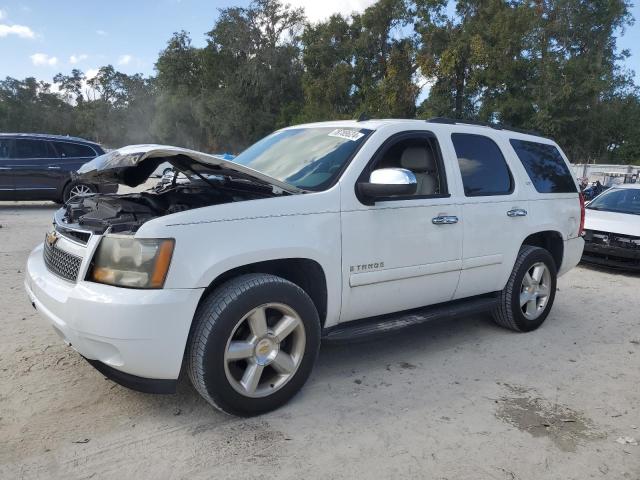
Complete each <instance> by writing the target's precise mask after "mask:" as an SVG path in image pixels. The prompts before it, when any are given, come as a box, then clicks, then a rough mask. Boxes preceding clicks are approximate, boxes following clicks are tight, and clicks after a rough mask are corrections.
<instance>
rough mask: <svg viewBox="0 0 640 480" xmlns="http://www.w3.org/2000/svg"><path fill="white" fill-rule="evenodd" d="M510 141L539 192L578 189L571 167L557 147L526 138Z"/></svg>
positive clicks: (568, 191)
mask: <svg viewBox="0 0 640 480" xmlns="http://www.w3.org/2000/svg"><path fill="white" fill-rule="evenodd" d="M510 142H511V146H512V147H513V149H514V150H515V151H516V154H517V155H518V158H520V161H521V162H522V165H524V168H525V170H526V171H527V173H528V174H529V178H530V179H531V181H532V182H533V186H534V187H535V188H536V190H537V191H538V192H540V193H573V192H576V191H577V190H576V184H575V182H574V181H573V176H572V175H571V172H570V171H569V167H567V164H566V163H565V161H564V159H563V158H562V155H560V152H559V151H558V149H557V148H556V147H554V146H553V145H548V144H544V143H538V142H527V141H524V140H510Z"/></svg>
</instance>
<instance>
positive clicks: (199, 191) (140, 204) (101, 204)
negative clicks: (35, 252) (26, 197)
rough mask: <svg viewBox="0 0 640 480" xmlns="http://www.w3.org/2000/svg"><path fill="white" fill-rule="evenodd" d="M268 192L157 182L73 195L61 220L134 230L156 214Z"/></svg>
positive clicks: (98, 227)
mask: <svg viewBox="0 0 640 480" xmlns="http://www.w3.org/2000/svg"><path fill="white" fill-rule="evenodd" d="M268 196H273V194H272V193H271V192H268V193H267V192H265V189H263V188H254V187H253V186H251V185H241V186H230V185H226V184H223V183H221V184H220V187H219V188H216V186H213V185H211V184H208V183H205V182H198V181H196V182H191V183H188V184H182V185H180V184H178V185H170V186H158V187H156V188H155V189H152V190H150V191H147V192H141V193H131V194H125V195H116V194H105V195H91V196H87V197H76V198H74V199H71V200H70V201H69V202H67V204H66V205H65V206H64V207H63V208H64V210H65V212H64V215H63V217H62V221H63V222H64V224H68V225H77V226H79V227H80V228H82V229H84V230H91V231H93V232H95V233H103V232H104V231H105V230H107V228H109V227H111V232H113V233H121V232H135V231H136V230H138V228H140V226H141V225H142V224H143V223H145V222H147V221H149V220H151V219H153V218H156V217H161V216H164V215H170V214H172V213H177V212H182V211H185V210H192V209H194V208H200V207H206V206H210V205H219V204H223V203H230V202H239V201H243V200H252V199H256V198H264V197H268Z"/></svg>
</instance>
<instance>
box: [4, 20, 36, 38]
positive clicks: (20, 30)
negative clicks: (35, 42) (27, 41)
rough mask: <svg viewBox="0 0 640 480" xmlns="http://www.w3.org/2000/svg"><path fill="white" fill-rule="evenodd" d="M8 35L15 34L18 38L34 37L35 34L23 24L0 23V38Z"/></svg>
mask: <svg viewBox="0 0 640 480" xmlns="http://www.w3.org/2000/svg"><path fill="white" fill-rule="evenodd" d="M8 35H17V36H18V37H20V38H35V36H36V34H35V33H33V30H31V29H30V28H29V27H27V26H25V25H5V24H3V23H0V38H2V37H6V36H8Z"/></svg>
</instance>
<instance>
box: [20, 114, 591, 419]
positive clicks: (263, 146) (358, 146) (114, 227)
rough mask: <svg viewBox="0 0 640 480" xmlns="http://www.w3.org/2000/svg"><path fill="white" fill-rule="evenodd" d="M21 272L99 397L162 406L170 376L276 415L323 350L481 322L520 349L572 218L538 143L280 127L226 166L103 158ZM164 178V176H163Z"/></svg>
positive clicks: (420, 127) (243, 410) (560, 168)
mask: <svg viewBox="0 0 640 480" xmlns="http://www.w3.org/2000/svg"><path fill="white" fill-rule="evenodd" d="M163 162H169V163H170V164H171V165H172V166H173V167H174V169H175V170H176V171H177V172H182V173H183V174H184V175H186V176H187V177H188V178H189V179H190V181H189V182H187V183H184V182H180V183H178V182H177V181H176V182H171V183H169V184H166V183H165V184H163V185H161V186H158V187H157V188H155V189H152V190H149V191H145V192H142V193H134V194H127V195H101V194H97V195H92V196H86V197H77V198H74V199H73V200H71V201H70V202H68V203H67V204H66V205H65V206H64V207H63V208H61V209H60V210H59V211H57V212H56V213H55V216H54V229H53V231H52V232H50V233H48V234H47V236H46V241H45V242H44V243H43V244H42V245H40V246H38V247H37V248H36V249H35V250H34V251H33V253H32V254H31V255H30V257H29V260H28V268H27V276H26V281H25V286H26V289H27V292H28V294H29V297H30V299H31V301H32V303H33V305H34V306H35V307H36V308H37V309H38V310H39V311H40V312H42V314H43V315H44V316H45V317H46V318H47V319H48V320H49V322H50V323H51V324H52V325H53V327H54V329H55V330H56V331H57V332H58V333H59V334H60V335H61V336H62V338H63V339H64V340H65V341H66V342H67V343H69V344H71V345H72V346H73V348H75V349H76V350H77V351H78V352H79V353H80V354H81V355H83V356H84V357H85V358H86V359H87V360H88V361H89V362H90V363H91V364H92V365H93V366H94V367H96V368H97V369H98V370H100V371H101V372H102V373H104V374H105V375H107V376H108V377H110V378H112V379H113V380H115V381H117V382H119V383H121V384H123V385H125V386H128V387H130V388H134V389H137V390H140V391H144V392H165V393H166V392H172V391H174V390H175V386H176V382H177V379H178V376H179V374H180V371H181V367H182V365H183V362H184V366H185V370H186V372H187V374H188V375H189V377H190V379H191V382H192V383H193V385H194V386H195V388H196V389H197V390H198V391H199V392H200V393H201V394H202V396H203V397H204V398H205V399H207V401H209V402H210V403H211V404H212V405H214V406H216V407H218V408H220V409H221V410H223V411H225V412H228V413H232V414H238V415H253V414H259V413H262V412H266V411H269V410H272V409H274V408H277V407H278V406H280V405H282V404H284V403H285V402H286V401H288V400H289V399H290V398H291V397H292V396H293V395H294V394H295V393H296V392H297V391H298V390H299V389H300V388H301V387H302V385H303V384H304V382H305V381H306V379H307V378H308V376H309V374H310V372H311V368H312V366H313V363H314V361H315V359H316V356H317V354H318V349H319V346H320V340H321V339H341V340H342V339H349V338H353V337H356V336H357V337H360V336H364V335H371V334H384V333H385V332H388V331H390V330H393V329H397V328H401V327H404V326H407V325H411V324H415V323H419V322H423V321H426V320H428V319H431V318H434V317H441V316H446V317H455V316H458V315H461V314H467V313H472V312H477V311H491V312H493V316H494V317H495V320H496V322H498V323H499V324H500V325H502V326H505V327H507V328H510V329H513V330H516V331H530V330H534V329H535V328H537V327H538V326H540V325H541V324H542V322H543V321H544V320H545V318H546V317H547V315H548V314H549V311H550V309H551V306H552V304H553V300H554V296H555V291H556V278H557V277H558V276H559V275H562V274H563V273H565V272H567V271H568V270H569V269H571V268H572V267H574V266H575V265H576V264H577V263H578V261H579V260H580V257H581V254H582V249H583V243H584V242H583V240H582V238H581V230H582V221H583V218H584V217H583V215H584V210H583V208H581V207H582V205H581V201H580V199H579V194H578V189H577V186H576V182H575V180H574V179H573V177H572V175H571V173H570V170H569V166H568V163H567V160H566V158H565V157H564V155H563V154H562V152H561V150H560V148H559V147H558V146H557V145H556V144H555V143H554V142H553V141H551V140H548V139H545V138H542V137H539V136H536V135H531V134H526V133H519V132H515V131H511V130H502V129H498V128H495V127H489V126H478V125H471V124H464V123H458V122H456V121H453V120H449V119H442V118H436V119H432V120H430V121H421V120H367V121H337V122H326V123H315V124H308V125H300V126H294V127H290V128H285V129H283V130H279V131H277V132H275V133H273V134H272V135H269V136H268V137H266V138H264V139H263V140H261V141H259V142H258V143H256V144H255V145H253V146H252V147H250V148H249V149H247V150H246V151H245V152H243V153H242V154H241V155H240V156H238V157H237V158H235V159H234V161H225V160H223V159H221V158H219V157H215V156H211V155H206V154H203V153H199V152H195V151H191V150H186V149H182V148H175V147H166V146H158V145H137V146H130V147H126V148H123V149H120V150H115V151H112V152H109V153H107V154H105V155H103V156H101V157H98V158H96V159H95V160H93V161H92V162H90V163H88V164H87V165H85V166H84V167H83V168H82V169H81V171H80V173H81V174H82V175H83V176H84V178H86V179H87V180H89V179H100V180H102V181H114V182H118V183H121V184H126V185H128V186H137V185H141V184H142V183H143V182H145V181H146V180H147V178H148V177H149V175H150V174H151V173H152V172H153V171H154V170H155V169H156V168H157V166H158V165H160V164H162V163H163ZM176 178H177V174H176Z"/></svg>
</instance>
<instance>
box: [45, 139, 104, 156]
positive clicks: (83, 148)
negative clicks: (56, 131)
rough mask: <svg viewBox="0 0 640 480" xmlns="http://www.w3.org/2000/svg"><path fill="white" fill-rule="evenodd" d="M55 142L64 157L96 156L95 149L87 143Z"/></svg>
mask: <svg viewBox="0 0 640 480" xmlns="http://www.w3.org/2000/svg"><path fill="white" fill-rule="evenodd" d="M53 144H54V145H55V147H56V150H57V151H58V154H59V155H60V157H62V158H74V157H75V158H77V157H81V158H88V157H95V156H96V154H95V152H94V151H93V149H92V148H91V147H89V146H87V145H80V144H79V143H68V142H53Z"/></svg>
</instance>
